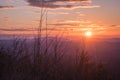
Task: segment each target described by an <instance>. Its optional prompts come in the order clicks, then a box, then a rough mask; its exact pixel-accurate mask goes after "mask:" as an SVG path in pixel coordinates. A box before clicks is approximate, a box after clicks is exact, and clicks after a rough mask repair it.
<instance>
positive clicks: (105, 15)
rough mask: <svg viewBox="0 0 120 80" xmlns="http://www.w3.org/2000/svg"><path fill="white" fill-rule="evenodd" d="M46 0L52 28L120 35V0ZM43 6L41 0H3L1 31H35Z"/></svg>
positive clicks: (8, 32)
mask: <svg viewBox="0 0 120 80" xmlns="http://www.w3.org/2000/svg"><path fill="white" fill-rule="evenodd" d="M43 2H44V7H45V8H46V9H47V19H48V20H47V24H48V30H51V31H56V32H57V31H60V30H62V31H66V32H69V33H72V34H77V35H78V34H81V33H83V32H86V31H91V32H93V34H94V35H112V36H120V0H43ZM41 7H42V4H41V0H0V34H12V33H15V34H19V33H27V34H32V33H33V30H35V29H36V28H37V27H38V25H39V18H40V11H41ZM44 28H45V24H44V23H43V30H44ZM53 28H54V29H53Z"/></svg>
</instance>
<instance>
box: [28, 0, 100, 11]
mask: <svg viewBox="0 0 120 80" xmlns="http://www.w3.org/2000/svg"><path fill="white" fill-rule="evenodd" d="M26 1H27V2H28V4H29V5H30V6H33V7H45V8H52V9H56V8H94V7H99V6H92V5H90V3H91V0H26Z"/></svg>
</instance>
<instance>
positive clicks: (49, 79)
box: [0, 38, 119, 80]
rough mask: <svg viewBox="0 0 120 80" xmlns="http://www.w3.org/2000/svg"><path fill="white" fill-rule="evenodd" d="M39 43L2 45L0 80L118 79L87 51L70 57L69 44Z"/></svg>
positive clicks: (60, 42)
mask: <svg viewBox="0 0 120 80" xmlns="http://www.w3.org/2000/svg"><path fill="white" fill-rule="evenodd" d="M37 40H39V39H37ZM37 40H35V42H33V45H30V44H29V43H28V42H27V41H26V40H24V39H14V40H13V41H11V44H10V46H6V45H7V43H6V44H4V45H3V44H2V45H0V80H117V79H113V77H112V76H111V74H110V73H109V72H108V70H107V68H106V67H105V65H104V64H102V63H95V62H94V61H92V60H91V59H90V57H89V55H88V54H87V52H85V50H82V49H81V50H80V49H73V50H74V52H73V53H72V54H69V53H68V52H67V48H66V47H69V46H68V45H67V43H66V44H65V43H62V41H60V40H58V39H57V38H55V39H53V40H49V41H45V40H44V41H43V42H42V44H41V42H40V43H39V42H38V41H37ZM44 42H47V44H45V43H44ZM63 44H64V45H63ZM68 49H71V48H68ZM118 80H119V79H118Z"/></svg>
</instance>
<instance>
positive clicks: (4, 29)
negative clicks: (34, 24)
mask: <svg viewBox="0 0 120 80" xmlns="http://www.w3.org/2000/svg"><path fill="white" fill-rule="evenodd" d="M0 31H33V30H32V29H21V28H19V29H6V28H1V29H0Z"/></svg>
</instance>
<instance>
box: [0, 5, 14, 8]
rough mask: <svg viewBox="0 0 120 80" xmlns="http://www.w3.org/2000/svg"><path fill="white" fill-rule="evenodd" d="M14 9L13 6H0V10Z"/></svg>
mask: <svg viewBox="0 0 120 80" xmlns="http://www.w3.org/2000/svg"><path fill="white" fill-rule="evenodd" d="M11 8H14V6H0V9H11Z"/></svg>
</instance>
